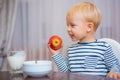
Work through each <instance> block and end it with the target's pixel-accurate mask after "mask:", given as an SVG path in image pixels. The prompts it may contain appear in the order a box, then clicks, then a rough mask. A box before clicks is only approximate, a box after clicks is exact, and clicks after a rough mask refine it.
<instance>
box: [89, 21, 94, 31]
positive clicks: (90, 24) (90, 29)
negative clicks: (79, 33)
mask: <svg viewBox="0 0 120 80" xmlns="http://www.w3.org/2000/svg"><path fill="white" fill-rule="evenodd" d="M87 27H88V28H87V32H90V31H92V30H94V24H93V23H92V22H89V23H87Z"/></svg>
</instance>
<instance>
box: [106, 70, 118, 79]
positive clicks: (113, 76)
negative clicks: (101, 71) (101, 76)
mask: <svg viewBox="0 0 120 80" xmlns="http://www.w3.org/2000/svg"><path fill="white" fill-rule="evenodd" d="M107 77H110V78H115V79H120V74H119V73H116V72H109V73H108V75H107Z"/></svg>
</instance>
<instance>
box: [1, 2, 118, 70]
mask: <svg viewBox="0 0 120 80" xmlns="http://www.w3.org/2000/svg"><path fill="white" fill-rule="evenodd" d="M83 1H88V2H92V3H94V4H95V5H96V6H97V7H98V8H99V9H100V10H101V13H102V22H101V24H100V25H99V28H98V30H97V33H96V38H97V39H99V38H105V37H106V38H112V39H115V40H116V41H118V42H120V35H119V34H120V31H119V30H120V27H119V26H120V16H119V14H120V9H119V7H120V5H119V3H120V0H0V68H1V70H2V71H6V70H7V66H8V64H7V61H6V54H7V52H8V51H11V50H15V51H19V50H24V51H25V52H26V54H27V60H35V59H38V60H52V59H51V55H50V54H49V51H48V49H47V43H48V40H49V38H50V37H51V36H52V35H59V36H61V37H62V39H63V41H64V47H63V50H62V54H63V56H64V55H65V54H66V49H67V48H68V47H69V46H70V44H72V43H73V42H72V41H71V40H70V38H69V36H68V35H67V32H66V29H67V26H66V13H67V11H68V9H70V8H71V7H72V6H73V5H74V4H76V3H79V2H83ZM54 69H56V66H54Z"/></svg>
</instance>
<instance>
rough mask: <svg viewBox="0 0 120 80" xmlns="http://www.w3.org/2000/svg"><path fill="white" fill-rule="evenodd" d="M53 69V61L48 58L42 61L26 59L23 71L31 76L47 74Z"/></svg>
mask: <svg viewBox="0 0 120 80" xmlns="http://www.w3.org/2000/svg"><path fill="white" fill-rule="evenodd" d="M51 70H52V62H51V61H47V60H42V61H37V63H35V61H25V62H24V64H23V71H24V73H26V74H27V75H29V76H32V77H40V76H44V75H47V74H48V73H49V72H50V71H51Z"/></svg>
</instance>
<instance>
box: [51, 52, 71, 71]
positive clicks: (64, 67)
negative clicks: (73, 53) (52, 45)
mask: <svg viewBox="0 0 120 80" xmlns="http://www.w3.org/2000/svg"><path fill="white" fill-rule="evenodd" d="M52 58H53V60H54V61H55V63H56V65H57V67H58V68H59V70H60V71H61V72H69V68H68V60H66V59H64V58H63V57H62V55H61V54H60V53H58V54H56V55H53V56H52Z"/></svg>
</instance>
